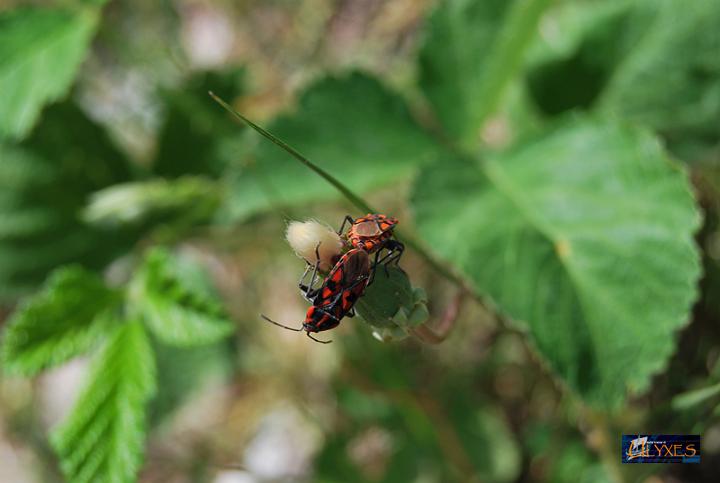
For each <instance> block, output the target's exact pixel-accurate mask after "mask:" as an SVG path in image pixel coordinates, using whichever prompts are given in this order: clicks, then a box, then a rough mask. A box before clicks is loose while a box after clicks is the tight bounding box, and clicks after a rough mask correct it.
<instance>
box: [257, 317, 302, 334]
mask: <svg viewBox="0 0 720 483" xmlns="http://www.w3.org/2000/svg"><path fill="white" fill-rule="evenodd" d="M260 317H262V318H263V319H265V320H267V321H268V322H270V323H271V324H275V325H277V326H278V327H282V328H283V329H287V330H292V331H293V332H302V328H300V329H295V328H293V327H288V326H287V325H282V324H280V323H278V322H275V321H274V320H272V319H271V318H269V317H266V316H264V315H263V314H260Z"/></svg>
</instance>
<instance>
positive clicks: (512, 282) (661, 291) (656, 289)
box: [413, 118, 700, 407]
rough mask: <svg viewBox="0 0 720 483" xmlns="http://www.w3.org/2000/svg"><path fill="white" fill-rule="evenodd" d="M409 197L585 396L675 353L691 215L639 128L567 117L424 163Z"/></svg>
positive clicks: (629, 386)
mask: <svg viewBox="0 0 720 483" xmlns="http://www.w3.org/2000/svg"><path fill="white" fill-rule="evenodd" d="M413 204H414V206H415V210H416V213H417V218H416V222H417V224H418V227H419V229H420V232H421V233H422V234H423V235H424V237H425V239H426V241H427V242H428V243H429V244H430V245H431V246H432V247H433V248H434V249H435V250H436V251H437V252H438V253H439V254H440V255H442V256H443V257H445V258H446V259H447V260H448V261H450V262H452V263H453V265H455V266H456V267H457V268H458V269H459V270H461V271H462V272H463V273H464V274H465V275H466V276H467V277H468V279H469V280H470V281H471V282H472V283H473V284H474V286H475V288H476V289H477V291H478V292H479V293H481V294H483V295H486V296H488V297H489V298H490V299H491V300H492V301H493V302H494V303H496V304H497V305H498V306H499V309H500V310H501V311H502V312H503V313H505V314H507V315H509V316H510V317H511V318H513V319H514V320H516V321H518V322H522V323H525V324H527V325H528V327H529V329H530V333H531V335H532V337H533V339H534V341H535V343H536V344H537V348H538V350H539V351H540V353H541V354H542V355H544V356H545V358H546V359H547V360H548V362H549V363H550V365H551V367H552V368H553V369H554V370H555V371H556V372H557V373H558V374H559V375H560V376H562V378H563V379H564V380H565V382H566V383H567V384H568V385H569V386H570V387H571V388H572V389H574V390H576V391H577V392H579V393H580V394H581V395H582V396H583V397H585V398H586V399H587V400H588V401H589V402H591V403H593V404H595V405H606V406H611V407H612V406H616V405H618V404H619V403H620V402H621V401H622V400H623V399H624V396H625V394H626V392H627V391H628V390H630V391H633V392H640V391H643V390H645V389H647V387H648V385H649V384H650V376H651V375H653V374H655V373H657V372H658V371H660V370H662V368H663V367H664V366H665V364H666V363H667V360H668V358H669V357H670V355H671V354H672V353H673V350H674V337H673V336H674V334H675V332H676V331H677V330H678V329H679V328H680V327H682V326H683V325H684V324H685V323H687V321H688V318H689V313H688V310H689V308H690V305H691V304H692V302H693V301H694V299H695V296H696V287H695V284H696V281H697V279H698V276H699V274H700V267H699V263H698V254H697V251H696V247H695V245H694V243H693V233H694V231H695V230H696V229H697V228H698V225H699V215H698V212H697V209H696V208H695V205H694V202H693V196H692V194H691V191H690V187H689V186H688V182H687V179H686V178H685V175H684V173H683V171H682V170H681V169H679V168H678V167H677V166H675V165H674V164H673V163H672V162H670V161H669V160H668V158H667V157H666V155H665V154H664V152H663V150H662V148H661V147H660V145H659V144H658V142H657V141H656V140H655V139H654V138H653V137H652V136H650V135H649V134H647V133H646V132H644V131H641V130H637V129H632V128H629V127H626V126H622V125H616V124H613V123H611V122H607V121H602V120H588V119H585V120H583V119H581V118H574V119H572V120H571V122H566V123H564V124H561V125H559V126H556V127H555V128H554V129H552V130H550V131H549V132H547V133H545V134H544V136H539V137H537V138H534V139H530V140H526V141H525V142H521V143H519V145H518V146H517V147H516V148H515V149H512V150H510V151H509V152H507V153H506V154H505V155H503V156H500V157H499V159H493V160H488V161H487V162H485V163H483V164H481V165H475V164H473V163H472V162H469V161H457V160H456V161H452V160H445V161H444V162H443V163H442V164H437V165H435V166H433V167H431V168H428V169H426V170H424V172H423V173H422V175H421V176H420V178H419V180H418V182H417V184H416V186H415V189H414V195H413ZM638 307H643V310H642V311H639V310H637V308H638ZM649 327H650V328H652V332H651V334H649V333H648V328H649Z"/></svg>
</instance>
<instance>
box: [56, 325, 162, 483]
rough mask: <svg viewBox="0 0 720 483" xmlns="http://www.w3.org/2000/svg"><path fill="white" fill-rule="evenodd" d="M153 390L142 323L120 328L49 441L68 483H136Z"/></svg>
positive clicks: (149, 350)
mask: <svg viewBox="0 0 720 483" xmlns="http://www.w3.org/2000/svg"><path fill="white" fill-rule="evenodd" d="M154 391H155V362H154V358H153V351H152V347H151V345H150V341H149V340H148V337H147V334H146V333H145V329H144V328H143V326H142V324H141V323H139V322H130V323H126V324H124V325H122V326H121V327H119V328H118V329H117V331H116V333H115V334H114V336H113V337H112V339H111V340H110V341H109V342H108V344H107V346H106V347H105V349H104V350H103V352H102V353H101V354H100V355H99V357H98V358H97V360H96V361H95V362H94V364H93V367H92V370H91V374H90V377H89V380H88V384H87V386H86V387H85V389H84V390H83V392H82V393H81V394H80V397H79V399H78V401H77V402H76V403H75V406H74V407H73V410H72V412H71V413H70V416H69V417H68V419H67V420H66V421H64V422H63V423H62V424H61V425H60V427H58V428H57V429H55V430H54V431H53V434H52V435H51V442H52V444H53V447H54V448H55V450H56V451H57V453H58V455H59V456H60V466H61V468H62V470H63V473H64V474H65V476H66V478H67V479H68V481H69V482H70V483H85V482H112V483H126V482H127V483H129V482H132V481H135V477H136V473H137V471H138V469H139V468H140V463H141V460H142V453H143V445H144V442H145V419H146V418H145V410H146V404H147V402H148V400H149V399H150V397H151V396H152V395H153V394H154Z"/></svg>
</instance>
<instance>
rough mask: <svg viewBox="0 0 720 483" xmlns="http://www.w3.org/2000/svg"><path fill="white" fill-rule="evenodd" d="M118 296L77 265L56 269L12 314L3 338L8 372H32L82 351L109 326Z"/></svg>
mask: <svg viewBox="0 0 720 483" xmlns="http://www.w3.org/2000/svg"><path fill="white" fill-rule="evenodd" d="M119 299H120V297H119V294H117V293H116V292H114V291H112V290H110V289H108V288H107V287H106V286H105V284H104V283H103V281H102V279H100V278H99V277H98V276H97V275H95V274H93V273H90V272H87V271H85V270H83V269H82V268H80V267H66V268H62V269H59V270H57V271H56V272H55V273H54V274H53V275H52V276H51V277H50V279H49V280H48V282H47V286H46V287H45V289H44V290H43V291H42V292H40V293H38V294H37V295H35V296H33V297H32V298H31V299H29V300H28V301H27V302H26V303H25V304H24V305H23V306H21V307H20V308H19V309H18V310H17V311H16V312H15V313H14V314H13V316H12V317H11V318H10V320H9V322H8V325H7V328H6V329H5V333H4V336H3V341H2V363H3V367H4V369H5V370H6V371H13V372H22V373H25V374H34V373H36V372H38V371H40V370H42V369H44V368H46V367H48V366H51V365H55V364H59V363H62V362H64V361H66V360H67V359H69V358H71V357H73V356H76V355H78V354H82V353H83V352H85V351H86V350H87V349H88V348H89V347H90V346H91V345H92V344H93V343H95V342H96V341H97V340H98V339H99V338H100V337H101V336H102V335H103V334H104V333H105V332H106V331H107V328H108V321H109V320H110V317H109V315H110V313H109V311H110V310H111V309H113V308H114V307H115V306H116V305H117V303H118V302H119Z"/></svg>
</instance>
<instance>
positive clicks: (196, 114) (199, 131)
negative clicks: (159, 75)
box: [153, 68, 245, 177]
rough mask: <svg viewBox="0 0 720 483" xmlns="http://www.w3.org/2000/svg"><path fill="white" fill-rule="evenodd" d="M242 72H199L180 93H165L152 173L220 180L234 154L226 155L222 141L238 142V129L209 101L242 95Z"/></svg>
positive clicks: (175, 91) (178, 91)
mask: <svg viewBox="0 0 720 483" xmlns="http://www.w3.org/2000/svg"><path fill="white" fill-rule="evenodd" d="M244 73H245V71H244V70H243V69H237V68H235V69H230V70H227V71H220V72H202V73H199V74H195V75H194V76H193V77H191V78H190V79H189V80H188V81H187V82H186V83H185V84H184V85H183V86H182V87H181V88H180V89H177V90H174V91H169V92H166V93H164V95H163V98H164V99H165V102H166V105H167V107H166V113H165V120H164V122H163V125H162V127H161V128H160V133H159V138H158V148H157V154H156V155H155V161H154V163H153V171H154V172H155V173H157V174H159V175H161V176H169V177H176V176H182V175H188V174H202V175H208V176H213V177H216V176H219V175H220V174H221V173H222V172H223V171H224V170H225V168H226V167H227V164H228V162H229V161H230V160H232V159H234V157H235V156H237V152H236V151H233V152H226V151H227V150H226V149H225V144H226V143H225V142H224V141H225V140H226V139H228V138H235V139H237V133H238V125H237V124H236V123H234V122H233V121H232V119H231V118H230V117H229V116H228V115H227V114H226V113H224V112H223V111H222V110H220V109H218V108H217V106H216V105H215V104H214V103H213V102H211V100H210V98H209V97H208V91H213V92H215V93H217V94H218V95H220V96H222V97H223V98H225V99H234V98H236V97H238V96H239V95H241V94H242V91H243V89H242V86H243V80H244Z"/></svg>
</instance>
